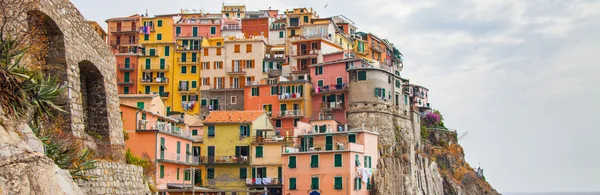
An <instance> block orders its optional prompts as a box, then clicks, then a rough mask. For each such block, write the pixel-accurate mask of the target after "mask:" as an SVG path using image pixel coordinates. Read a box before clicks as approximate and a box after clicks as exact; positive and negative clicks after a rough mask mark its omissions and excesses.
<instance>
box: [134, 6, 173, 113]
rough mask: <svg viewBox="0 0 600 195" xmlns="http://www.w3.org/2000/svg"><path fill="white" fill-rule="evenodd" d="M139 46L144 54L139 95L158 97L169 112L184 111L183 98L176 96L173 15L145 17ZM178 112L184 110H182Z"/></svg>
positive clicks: (141, 63) (139, 74)
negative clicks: (156, 95)
mask: <svg viewBox="0 0 600 195" xmlns="http://www.w3.org/2000/svg"><path fill="white" fill-rule="evenodd" d="M141 22H142V26H141V28H142V30H141V33H140V44H141V45H142V46H143V49H142V55H141V56H140V57H139V58H138V64H139V65H140V66H141V68H140V69H139V71H138V78H139V81H140V82H138V87H137V88H138V90H139V92H138V93H145V94H159V95H160V96H161V98H162V99H163V100H164V101H165V105H166V106H167V112H168V113H170V112H171V111H175V110H176V109H177V108H181V99H178V98H176V97H174V95H173V92H174V91H175V90H177V88H176V87H177V85H176V83H177V81H176V80H175V78H176V75H175V73H176V72H177V71H179V70H178V69H175V68H174V65H175V63H174V62H175V58H174V56H175V54H174V53H173V51H174V50H175V41H174V36H173V15H160V16H155V17H146V18H142V21H141ZM178 111H182V110H181V109H179V110H178Z"/></svg>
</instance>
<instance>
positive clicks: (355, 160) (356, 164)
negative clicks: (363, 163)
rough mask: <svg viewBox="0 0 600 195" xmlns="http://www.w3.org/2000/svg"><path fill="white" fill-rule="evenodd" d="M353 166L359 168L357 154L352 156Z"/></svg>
mask: <svg viewBox="0 0 600 195" xmlns="http://www.w3.org/2000/svg"><path fill="white" fill-rule="evenodd" d="M354 165H355V166H357V167H358V166H360V160H359V159H358V154H357V155H355V156H354Z"/></svg>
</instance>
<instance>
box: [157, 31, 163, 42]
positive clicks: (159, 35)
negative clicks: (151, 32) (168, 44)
mask: <svg viewBox="0 0 600 195" xmlns="http://www.w3.org/2000/svg"><path fill="white" fill-rule="evenodd" d="M156 40H158V41H160V40H162V34H160V33H158V34H156Z"/></svg>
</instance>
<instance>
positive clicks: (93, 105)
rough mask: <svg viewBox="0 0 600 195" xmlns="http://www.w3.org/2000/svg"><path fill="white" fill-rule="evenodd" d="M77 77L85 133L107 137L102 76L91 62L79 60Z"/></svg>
mask: <svg viewBox="0 0 600 195" xmlns="http://www.w3.org/2000/svg"><path fill="white" fill-rule="evenodd" d="M79 78H80V79H79V81H80V89H81V90H80V91H81V106H82V117H83V124H84V126H85V133H86V134H88V135H90V136H92V137H94V138H96V139H101V140H105V139H109V136H110V132H109V125H108V107H107V106H106V91H105V89H104V77H103V76H102V74H101V73H100V70H98V68H97V67H96V66H95V65H94V64H93V63H91V62H89V61H82V62H79Z"/></svg>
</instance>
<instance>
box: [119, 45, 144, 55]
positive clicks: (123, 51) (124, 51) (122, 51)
mask: <svg viewBox="0 0 600 195" xmlns="http://www.w3.org/2000/svg"><path fill="white" fill-rule="evenodd" d="M140 54H141V53H140V52H138V48H137V47H119V49H118V50H117V53H116V54H115V55H140Z"/></svg>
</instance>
